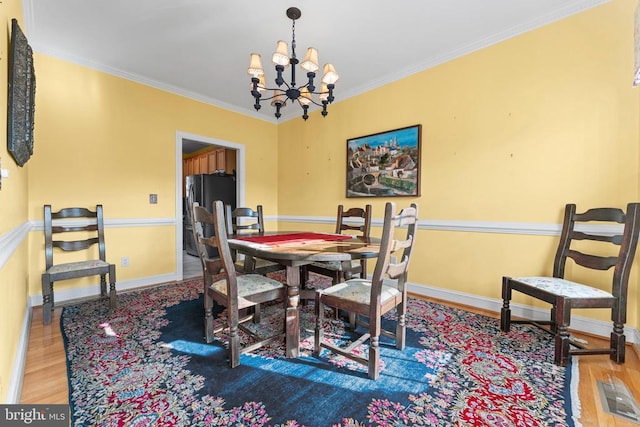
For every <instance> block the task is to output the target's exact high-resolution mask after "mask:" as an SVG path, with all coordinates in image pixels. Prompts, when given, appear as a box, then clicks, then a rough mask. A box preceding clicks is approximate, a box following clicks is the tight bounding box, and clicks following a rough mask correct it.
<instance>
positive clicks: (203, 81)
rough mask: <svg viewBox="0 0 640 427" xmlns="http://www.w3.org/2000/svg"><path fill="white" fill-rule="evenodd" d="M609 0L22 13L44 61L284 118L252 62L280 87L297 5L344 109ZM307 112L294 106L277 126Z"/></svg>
mask: <svg viewBox="0 0 640 427" xmlns="http://www.w3.org/2000/svg"><path fill="white" fill-rule="evenodd" d="M606 1H608V0H565V1H562V0H535V1H532V0H484V1H478V0H401V1H394V2H391V1H388V0H323V1H311V0H297V1H296V2H293V1H292V0H287V1H283V0H269V1H264V0H262V1H258V0H171V1H170V0H135V1H131V0H109V1H99V0H56V1H51V0H23V7H24V25H25V28H24V31H25V33H26V35H27V38H28V39H29V43H30V44H31V46H32V47H33V49H34V50H35V51H36V52H38V53H43V54H46V55H50V56H54V57H57V58H60V59H63V60H66V61H70V62H73V63H77V64H80V65H83V66H87V67H90V68H94V69H97V70H100V71H104V72H107V73H110V74H114V75H117V76H120V77H124V78H127V79H130V80H133V81H137V82H140V83H143V84H146V85H150V86H153V87H157V88H160V89H163V90H167V91H170V92H173V93H177V94H180V95H184V96H187V97H190V98H193V99H196V100H199V101H203V102H206V103H209V104H213V105H216V106H219V107H222V108H226V109H229V110H232V111H236V112H239V113H242V114H247V115H251V116H253V117H258V118H261V119H263V120H268V121H273V122H275V121H276V120H275V117H274V116H273V113H274V108H273V107H271V106H270V105H268V103H266V102H265V103H264V105H263V106H262V108H261V109H260V111H259V112H256V111H255V110H254V109H253V98H252V97H251V95H250V93H249V82H250V77H249V76H248V75H247V71H246V70H247V67H248V65H249V54H250V53H253V52H255V53H260V54H261V55H262V63H263V66H264V69H265V73H266V77H267V85H268V87H273V85H274V84H272V83H270V82H273V79H275V71H274V69H273V66H272V65H271V60H270V59H271V54H272V53H273V51H274V49H275V44H276V41H277V40H284V41H286V42H287V43H289V44H291V20H290V19H289V18H287V16H286V14H285V11H286V10H287V8H289V7H290V6H296V7H298V8H299V9H300V10H301V11H302V16H301V18H300V19H299V20H297V21H296V43H297V50H296V53H297V56H298V57H299V58H300V59H301V58H302V57H303V56H304V53H305V52H306V49H307V47H310V46H313V47H315V48H317V49H318V52H319V62H320V66H321V67H322V64H324V63H325V62H331V63H333V64H334V65H335V67H336V70H337V72H338V74H339V75H340V80H339V81H338V82H337V83H336V89H335V97H336V101H335V102H340V101H341V100H344V99H346V98H349V97H352V96H355V95H357V94H360V93H363V92H366V91H368V90H371V89H374V88H376V87H379V86H382V85H384V84H387V83H390V82H392V81H394V80H397V79H399V78H402V77H406V76H408V75H411V74H413V73H416V72H419V71H422V70H425V69H427V68H429V67H433V66H435V65H438V64H440V63H443V62H445V61H448V60H451V59H454V58H456V57H459V56H462V55H465V54H467V53H470V52H473V51H475V50H478V49H481V48H483V47H486V46H489V45H492V44H495V43H497V42H500V41H502V40H505V39H507V38H510V37H513V36H516V35H518V34H522V33H524V32H526V31H530V30H532V29H535V28H538V27H540V26H542V25H545V24H548V23H550V22H553V21H556V20H559V19H562V18H564V17H567V16H569V15H572V14H575V13H578V12H581V11H583V10H585V9H588V8H591V7H594V6H597V5H599V4H602V3H605V2H606ZM36 66H37V64H36ZM36 76H37V69H36ZM297 76H298V86H300V83H301V82H303V79H301V77H302V76H303V74H302V73H301V72H298V73H297ZM285 77H286V78H285V80H289V71H288V70H287V71H286V72H285ZM328 110H329V114H331V107H329V109H328ZM301 113H302V110H301V108H300V107H299V106H297V105H295V104H292V105H289V106H287V107H286V108H285V109H284V110H283V116H282V117H281V118H280V121H284V120H290V119H293V118H298V117H300V116H301ZM313 119H315V117H314V118H313Z"/></svg>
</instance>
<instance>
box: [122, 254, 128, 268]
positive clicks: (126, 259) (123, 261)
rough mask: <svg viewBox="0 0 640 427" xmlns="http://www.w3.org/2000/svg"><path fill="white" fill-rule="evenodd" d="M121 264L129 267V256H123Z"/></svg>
mask: <svg viewBox="0 0 640 427" xmlns="http://www.w3.org/2000/svg"><path fill="white" fill-rule="evenodd" d="M120 265H121V266H123V267H129V257H128V256H123V257H122V259H121V260H120Z"/></svg>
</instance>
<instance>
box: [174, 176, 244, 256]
mask: <svg viewBox="0 0 640 427" xmlns="http://www.w3.org/2000/svg"><path fill="white" fill-rule="evenodd" d="M184 194H185V197H184V202H183V213H184V215H183V218H184V220H183V221H184V232H183V236H184V238H183V245H184V249H185V250H186V251H187V253H188V254H189V255H193V256H198V250H197V249H196V246H195V242H194V240H193V227H192V217H191V216H192V215H191V211H190V206H191V203H193V202H198V203H199V204H200V206H204V207H205V208H206V209H207V210H208V211H209V212H211V211H212V210H213V202H214V201H215V200H222V202H223V203H224V204H225V205H231V209H232V210H233V209H235V208H236V177H235V175H226V174H225V175H221V174H215V175H204V174H203V175H189V176H187V177H186V180H185V193H184ZM213 234H214V233H213V225H209V224H207V226H206V227H205V229H204V235H205V237H211V236H213ZM216 252H217V251H216V250H215V249H214V248H209V256H211V257H216V256H217V253H216Z"/></svg>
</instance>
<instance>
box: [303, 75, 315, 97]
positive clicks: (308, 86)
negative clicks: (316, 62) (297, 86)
mask: <svg viewBox="0 0 640 427" xmlns="http://www.w3.org/2000/svg"><path fill="white" fill-rule="evenodd" d="M315 77H316V73H314V72H312V71H309V72H308V73H307V78H308V79H309V82H308V83H307V84H306V85H305V86H306V87H307V89H309V92H311V93H314V92H315V90H316V87H315V86H314V85H313V79H314V78H315ZM305 86H303V87H305Z"/></svg>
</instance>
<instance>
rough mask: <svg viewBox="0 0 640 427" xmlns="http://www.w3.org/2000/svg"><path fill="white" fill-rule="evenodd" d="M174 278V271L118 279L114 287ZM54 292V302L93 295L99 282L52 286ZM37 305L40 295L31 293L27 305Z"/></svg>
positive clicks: (97, 291) (118, 288)
mask: <svg viewBox="0 0 640 427" xmlns="http://www.w3.org/2000/svg"><path fill="white" fill-rule="evenodd" d="M175 280H178V276H177V274H176V273H169V274H160V275H157V276H147V277H142V278H139V279H134V280H118V284H117V287H116V288H117V291H118V292H121V291H128V290H132V289H136V288H140V287H144V286H149V285H155V284H158V283H165V282H173V281H175ZM54 293H55V303H56V304H59V303H63V302H65V301H72V300H76V299H80V298H88V297H95V296H98V295H100V284H99V283H96V284H95V285H89V286H85V287H82V288H72V289H62V290H56V289H55V288H54ZM38 305H42V295H31V296H30V297H29V306H30V307H35V306H38Z"/></svg>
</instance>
